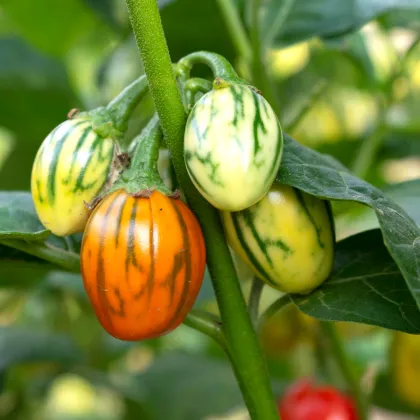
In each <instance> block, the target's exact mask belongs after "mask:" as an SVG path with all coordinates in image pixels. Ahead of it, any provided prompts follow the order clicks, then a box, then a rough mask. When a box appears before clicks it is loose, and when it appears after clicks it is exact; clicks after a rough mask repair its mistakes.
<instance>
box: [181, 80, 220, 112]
mask: <svg viewBox="0 0 420 420" xmlns="http://www.w3.org/2000/svg"><path fill="white" fill-rule="evenodd" d="M212 88H213V84H212V83H211V82H210V81H208V80H206V79H200V78H199V77H193V78H191V79H188V80H187V81H186V82H185V84H184V91H185V95H186V102H187V106H188V110H190V109H191V108H192V107H193V106H194V103H195V96H196V95H197V93H203V94H205V93H207V92H209V91H210V90H212Z"/></svg>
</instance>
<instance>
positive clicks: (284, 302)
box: [258, 295, 292, 327]
mask: <svg viewBox="0 0 420 420" xmlns="http://www.w3.org/2000/svg"><path fill="white" fill-rule="evenodd" d="M290 303H292V301H291V299H290V296H289V295H283V296H282V297H280V298H279V299H277V300H276V301H275V302H273V303H272V304H271V305H270V306H269V307H268V308H267V309H266V310H265V312H264V313H263V314H262V315H261V318H260V321H259V323H258V324H259V327H261V326H262V325H264V323H265V322H267V321H268V320H269V319H270V318H271V317H272V316H274V315H275V314H276V313H277V312H279V311H281V310H283V309H284V308H285V307H286V306H288V305H289V304H290Z"/></svg>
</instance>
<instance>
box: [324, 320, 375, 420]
mask: <svg viewBox="0 0 420 420" xmlns="http://www.w3.org/2000/svg"><path fill="white" fill-rule="evenodd" d="M321 328H322V330H323V332H324V335H325V337H326V338H327V339H328V342H329V346H330V349H331V354H332V355H333V356H334V358H335V361H336V363H337V365H338V367H339V368H340V370H341V373H342V375H343V377H344V379H345V381H346V382H347V385H348V386H349V388H350V391H351V394H352V396H353V398H354V400H355V402H356V404H357V410H358V413H359V418H360V420H367V418H368V401H367V398H366V396H365V395H364V394H363V392H362V389H361V387H360V381H359V378H358V377H357V375H356V374H355V372H354V370H353V367H352V363H351V360H349V358H348V356H347V354H346V352H345V350H344V348H343V344H342V342H341V339H340V337H339V335H338V331H337V329H336V327H335V325H334V324H333V323H331V322H326V321H323V322H321Z"/></svg>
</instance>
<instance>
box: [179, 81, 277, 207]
mask: <svg viewBox="0 0 420 420" xmlns="http://www.w3.org/2000/svg"><path fill="white" fill-rule="evenodd" d="M282 149H283V136H282V130H281V127H280V124H279V122H278V119H277V117H276V115H275V113H274V111H273V110H272V108H271V106H270V105H269V103H268V102H267V101H266V100H265V99H264V98H263V97H262V96H261V95H260V94H259V93H258V92H257V91H255V90H254V89H253V88H252V87H250V86H247V85H239V84H237V85H228V86H225V87H219V88H217V89H214V90H212V91H210V92H208V93H207V94H205V95H204V96H202V97H201V98H200V99H199V100H198V101H197V103H196V104H195V106H194V108H193V109H192V111H191V113H190V115H189V118H188V121H187V125H186V129H185V138H184V156H185V163H186V166H187V169H188V173H189V175H190V178H191V180H192V182H193V183H194V185H195V186H196V187H197V189H198V190H199V191H200V193H201V194H202V195H203V196H204V198H206V200H207V201H209V202H210V203H211V204H212V205H213V206H215V207H217V208H218V209H220V210H227V211H239V210H243V209H245V208H247V207H249V206H251V205H253V204H255V203H256V202H257V201H258V200H260V199H261V198H263V197H264V195H265V194H267V192H268V190H269V188H270V187H271V184H272V183H273V181H274V178H275V176H276V174H277V171H278V168H279V166H280V160H281V155H282Z"/></svg>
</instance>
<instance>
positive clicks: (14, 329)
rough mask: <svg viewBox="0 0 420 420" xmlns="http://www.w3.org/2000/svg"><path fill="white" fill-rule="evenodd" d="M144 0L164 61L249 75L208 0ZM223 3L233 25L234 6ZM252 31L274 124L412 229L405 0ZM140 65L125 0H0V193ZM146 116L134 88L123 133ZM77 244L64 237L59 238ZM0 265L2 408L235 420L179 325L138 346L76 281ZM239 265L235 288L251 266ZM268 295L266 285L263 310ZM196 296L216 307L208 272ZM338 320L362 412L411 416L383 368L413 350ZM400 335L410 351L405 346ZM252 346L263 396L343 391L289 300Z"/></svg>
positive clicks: (284, 17) (410, 401) (414, 17)
mask: <svg viewBox="0 0 420 420" xmlns="http://www.w3.org/2000/svg"><path fill="white" fill-rule="evenodd" d="M159 5H160V8H161V14H162V20H163V24H164V28H165V32H166V36H167V39H168V43H169V47H170V52H171V56H172V59H173V61H176V60H178V59H179V58H181V57H182V56H183V55H185V54H187V53H189V52H192V51H194V50H211V51H215V52H218V53H220V54H223V55H225V56H226V57H227V58H228V59H229V60H231V61H232V62H233V63H235V65H236V67H237V68H238V69H239V71H240V72H241V73H242V74H243V75H244V76H246V75H247V73H248V69H247V68H246V64H245V63H244V62H243V60H242V59H241V58H240V57H237V54H236V52H235V49H234V45H233V44H232V42H231V40H230V38H229V33H228V30H227V28H226V25H225V23H224V20H223V18H222V16H221V14H220V10H219V9H218V7H217V2H215V1H214V0H200V1H197V0H160V1H159ZM236 5H237V7H238V8H239V10H240V13H241V16H242V18H243V20H244V22H248V6H249V5H248V2H247V1H246V0H236ZM261 25H262V32H263V39H264V43H265V45H266V47H267V54H266V61H267V68H268V71H269V73H271V75H272V77H273V80H274V82H275V85H274V86H273V88H274V89H275V92H276V95H277V96H278V98H279V99H280V104H281V115H280V119H281V121H282V124H283V126H284V127H285V129H286V131H287V132H289V133H290V134H291V135H292V136H293V137H294V138H296V139H297V140H298V141H300V142H302V143H303V144H306V145H309V146H311V147H313V148H315V149H318V150H320V151H322V152H324V153H328V154H331V155H333V156H334V157H336V158H337V159H339V160H340V161H341V162H342V163H343V164H344V165H346V166H347V167H349V168H351V169H353V170H354V171H355V172H356V173H358V174H359V175H360V176H361V177H364V178H366V179H367V180H368V181H370V182H372V183H373V184H374V185H377V186H379V187H381V188H383V189H384V190H386V191H387V192H388V193H389V194H390V196H391V197H393V198H394V199H395V200H396V201H397V202H398V203H399V204H400V205H402V206H403V207H404V208H405V209H406V210H407V211H408V212H409V214H410V215H411V216H412V217H413V218H414V220H416V222H417V223H419V224H420V205H419V197H420V180H419V179H418V178H420V120H419V119H418V115H419V114H420V45H418V39H419V33H420V4H419V1H418V0H395V1H382V2H381V1H367V0H366V1H365V2H356V1H355V0H354V1H352V0H341V1H340V2H337V1H332V0H313V1H311V2H308V1H304V0H295V1H293V0H267V1H265V2H263V7H262V13H261ZM407 51H410V54H409V55H406V53H407ZM141 73H142V64H141V61H140V58H139V54H138V52H137V47H136V45H135V42H134V39H133V36H132V35H131V29H130V26H129V21H128V16H127V13H126V10H125V3H124V1H123V0H66V1H60V2H58V1H57V0H38V1H36V2H34V1H33V0H3V1H2V3H1V5H0V97H1V98H2V100H1V101H0V189H1V190H29V180H30V171H31V165H32V161H33V158H34V155H35V153H36V151H37V149H38V147H39V145H40V144H41V142H42V140H43V139H44V138H45V137H46V135H47V134H48V133H49V131H50V130H52V128H54V127H55V126H56V125H57V124H58V123H60V122H61V121H63V120H64V119H65V118H66V115H67V112H68V111H69V110H70V109H71V108H80V109H83V110H85V109H90V108H92V107H96V106H99V105H103V104H105V103H107V102H108V101H109V100H110V99H111V98H112V97H114V96H115V95H116V94H118V93H119V92H120V91H121V90H122V89H123V88H124V87H125V86H126V85H127V84H128V83H129V82H131V81H132V80H133V79H135V78H136V77H138V76H139V74H141ZM152 113H153V104H152V102H151V100H150V98H148V99H147V100H145V101H144V102H143V103H142V104H141V105H140V106H139V107H138V109H137V110H136V112H135V115H134V117H133V118H132V121H131V122H130V130H129V132H128V134H127V141H129V140H130V139H131V138H132V137H133V136H134V135H135V134H137V133H138V131H139V129H140V128H141V127H142V126H143V125H144V124H145V122H146V121H147V119H148V118H149V117H150V116H151V114H152ZM2 205H3V208H1V209H0V210H1V211H3V212H7V206H6V205H5V204H4V203H2ZM334 211H335V215H336V221H337V236H338V238H344V237H346V236H349V235H350V234H353V233H356V232H359V231H362V230H367V229H371V228H374V227H376V226H377V221H376V218H375V217H374V215H373V211H371V210H368V209H366V208H364V207H362V206H358V205H349V204H348V203H344V204H343V203H341V204H340V205H335V206H334ZM79 245H80V242H79V239H78V238H76V239H75V240H74V243H71V244H67V245H66V246H67V248H68V249H77V247H78V246H79ZM0 257H1V259H2V261H1V263H0V264H1V268H0V286H1V289H0V418H3V419H16V420H21V419H22V420H23V419H25V420H32V419H45V420H73V419H85V420H90V419H92V420H94V419H98V420H99V419H101V420H119V419H127V420H129V419H145V420H149V419H150V420H153V419H159V420H160V419H170V420H201V419H216V418H222V417H223V418H231V419H234V418H237V419H240V418H246V417H244V412H243V402H242V399H241V395H240V393H239V390H238V388H237V385H236V383H235V380H234V377H233V374H232V373H231V370H230V367H229V365H228V363H227V361H226V359H225V356H224V355H223V354H222V353H221V351H220V350H219V349H218V348H217V347H216V345H214V344H213V343H212V342H210V341H209V340H208V339H207V338H206V337H204V336H202V335H199V333H197V332H196V331H194V330H190V329H188V328H187V327H185V326H181V327H180V328H179V329H177V330H176V331H175V332H173V333H171V334H170V335H168V336H165V337H162V338H160V339H158V340H153V341H149V342H144V343H124V342H120V341H118V340H115V339H112V338H111V337H109V336H108V335H107V334H106V333H104V332H103V330H102V329H101V328H100V327H99V324H98V323H97V321H96V319H95V318H94V316H93V314H92V311H91V309H90V307H89V305H88V302H87V299H86V296H85V293H84V290H83V286H82V283H81V278H80V276H79V275H76V274H69V273H65V272H62V271H59V270H57V269H56V268H55V267H53V266H52V265H50V264H47V263H43V262H41V261H39V260H37V259H36V258H32V259H30V260H28V258H27V256H26V257H25V260H23V259H22V256H21V255H20V254H19V252H17V251H12V250H10V249H8V248H5V247H0ZM237 263H238V269H239V271H240V274H241V277H242V279H243V284H244V291H245V293H248V291H249V288H250V281H249V280H250V273H249V272H248V270H247V269H246V268H245V267H243V266H242V265H241V263H240V262H237ZM277 297H278V294H277V293H276V292H274V291H272V290H269V289H268V288H266V289H265V290H264V293H263V299H262V307H263V308H264V307H267V306H268V305H269V304H270V303H271V302H273V301H274V300H275V299H276V298H277ZM197 306H200V307H202V308H206V309H208V310H212V311H215V312H216V305H215V302H214V299H213V294H212V290H211V285H210V282H209V278H208V275H207V276H206V279H205V283H204V287H203V290H202V292H201V294H200V298H199V300H198V302H197ZM339 328H340V332H341V334H342V336H343V338H345V340H346V345H347V347H348V350H349V351H350V354H351V355H352V358H353V359H354V361H355V363H356V364H357V366H358V367H359V369H360V371H361V372H362V371H363V372H366V374H365V376H366V387H367V388H369V387H370V388H369V389H370V390H371V391H372V392H373V398H374V402H375V404H376V405H377V406H378V407H383V408H385V409H386V410H389V411H400V412H405V413H411V414H413V413H414V414H417V415H419V413H420V411H419V410H420V406H419V401H420V398H417V397H416V395H414V396H412V395H411V396H410V395H408V396H407V395H402V396H401V401H397V398H396V397H395V389H397V388H398V387H399V386H397V385H395V384H396V383H397V384H398V381H399V380H401V378H398V377H396V375H395V365H396V364H398V366H399V368H398V370H401V369H406V370H405V372H416V369H417V372H418V367H413V366H417V365H416V363H415V361H413V358H411V359H410V357H409V356H407V357H405V356H404V355H403V356H401V352H399V351H397V350H395V349H398V345H397V344H398V342H401V341H402V340H404V339H406V340H408V339H407V338H404V337H406V336H405V335H404V334H398V335H397V334H393V333H392V332H390V331H384V330H381V329H378V328H373V327H368V326H363V325H357V324H344V323H343V324H339ZM412 341H413V342H414V343H415V344H413V345H412V348H418V346H419V344H418V341H419V339H417V341H416V338H415V337H413V338H412ZM261 343H262V345H263V347H264V349H265V351H266V353H267V356H268V361H269V367H270V371H271V373H272V377H273V387H274V389H275V392H276V393H277V394H278V395H280V394H281V392H282V390H283V389H284V386H285V385H286V384H287V383H288V382H290V381H291V380H292V379H293V378H295V377H296V376H301V375H317V376H318V377H319V378H320V379H321V380H323V379H326V375H328V377H329V378H331V377H332V378H334V381H335V383H336V384H337V385H338V386H340V385H342V384H343V381H342V378H340V375H339V374H338V372H337V369H336V367H335V366H333V365H331V362H330V361H329V360H328V359H326V358H325V357H324V354H325V352H324V351H323V346H324V343H323V342H322V340H321V339H320V335H319V331H318V323H317V321H314V320H312V319H310V318H308V317H306V316H304V315H302V314H301V313H300V312H298V311H297V309H294V308H292V307H291V308H289V309H288V310H287V311H285V312H283V313H281V314H278V315H276V316H275V317H274V318H273V319H272V320H270V321H269V322H268V323H267V324H266V325H264V326H263V328H262V331H261ZM396 343H397V344H396ZM416 345H417V347H415V346H416ZM410 348H411V347H410ZM407 351H410V350H407ZM411 352H413V351H411ZM416 354H417V355H418V352H417V353H416ZM390 355H391V356H390ZM404 363H406V365H407V366H405V364H404ZM393 366H394V370H393ZM418 374H419V376H417V377H416V378H417V379H416V381H417V383H418V378H420V372H418ZM408 375H409V374H408ZM410 380H412V378H411V379H410ZM405 382H407V380H406V381H405ZM413 387H414V388H415V387H416V386H412V387H411V388H413ZM409 388H410V387H409ZM417 388H418V387H417ZM390 396H391V397H390ZM416 405H417V406H416Z"/></svg>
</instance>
